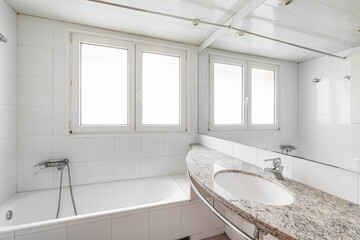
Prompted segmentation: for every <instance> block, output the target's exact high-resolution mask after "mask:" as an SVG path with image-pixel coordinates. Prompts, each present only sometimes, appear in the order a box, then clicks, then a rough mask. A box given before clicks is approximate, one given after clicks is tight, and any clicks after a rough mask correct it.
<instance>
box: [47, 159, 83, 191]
mask: <svg viewBox="0 0 360 240" xmlns="http://www.w3.org/2000/svg"><path fill="white" fill-rule="evenodd" d="M69 166H70V176H71V184H72V185H73V186H75V185H83V184H85V183H86V166H85V162H79V163H70V165H69ZM60 174H61V172H60V171H58V170H56V169H54V173H53V187H54V188H58V187H59V184H60ZM63 174H64V176H63V183H62V185H63V186H65V187H66V186H69V177H68V175H67V174H68V172H67V168H65V169H64V173H63Z"/></svg>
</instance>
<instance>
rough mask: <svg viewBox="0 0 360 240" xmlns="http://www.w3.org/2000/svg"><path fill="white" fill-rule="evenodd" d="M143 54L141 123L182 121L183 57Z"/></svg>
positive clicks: (157, 123)
mask: <svg viewBox="0 0 360 240" xmlns="http://www.w3.org/2000/svg"><path fill="white" fill-rule="evenodd" d="M142 57H143V69H142V70H143V72H142V74H143V76H142V124H144V125H159V124H162V125H164V124H166V125H180V57H175V56H167V55H161V54H155V53H147V52H143V53H142Z"/></svg>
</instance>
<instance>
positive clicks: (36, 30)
mask: <svg viewBox="0 0 360 240" xmlns="http://www.w3.org/2000/svg"><path fill="white" fill-rule="evenodd" d="M18 42H19V44H20V45H27V46H35V47H42V48H52V47H53V21H51V20H47V19H44V18H36V17H32V16H27V15H19V16H18Z"/></svg>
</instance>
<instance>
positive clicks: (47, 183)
mask: <svg viewBox="0 0 360 240" xmlns="http://www.w3.org/2000/svg"><path fill="white" fill-rule="evenodd" d="M17 171H18V180H17V181H18V183H17V185H18V191H19V192H23V191H30V190H34V189H38V190H39V189H48V188H52V186H53V169H52V168H45V169H40V168H35V167H34V166H24V167H18V169H17Z"/></svg>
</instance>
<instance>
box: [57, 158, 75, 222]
mask: <svg viewBox="0 0 360 240" xmlns="http://www.w3.org/2000/svg"><path fill="white" fill-rule="evenodd" d="M66 166H67V170H68V176H69V188H70V195H71V201H72V205H73V208H74V213H75V215H77V211H76V206H75V200H74V195H73V190H72V185H71V176H70V166H69V164H68V163H67V164H66ZM59 170H60V172H61V173H60V189H59V201H58V208H57V213H56V218H59V213H60V205H61V192H62V179H63V172H64V168H63V167H62V168H60V169H59Z"/></svg>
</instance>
